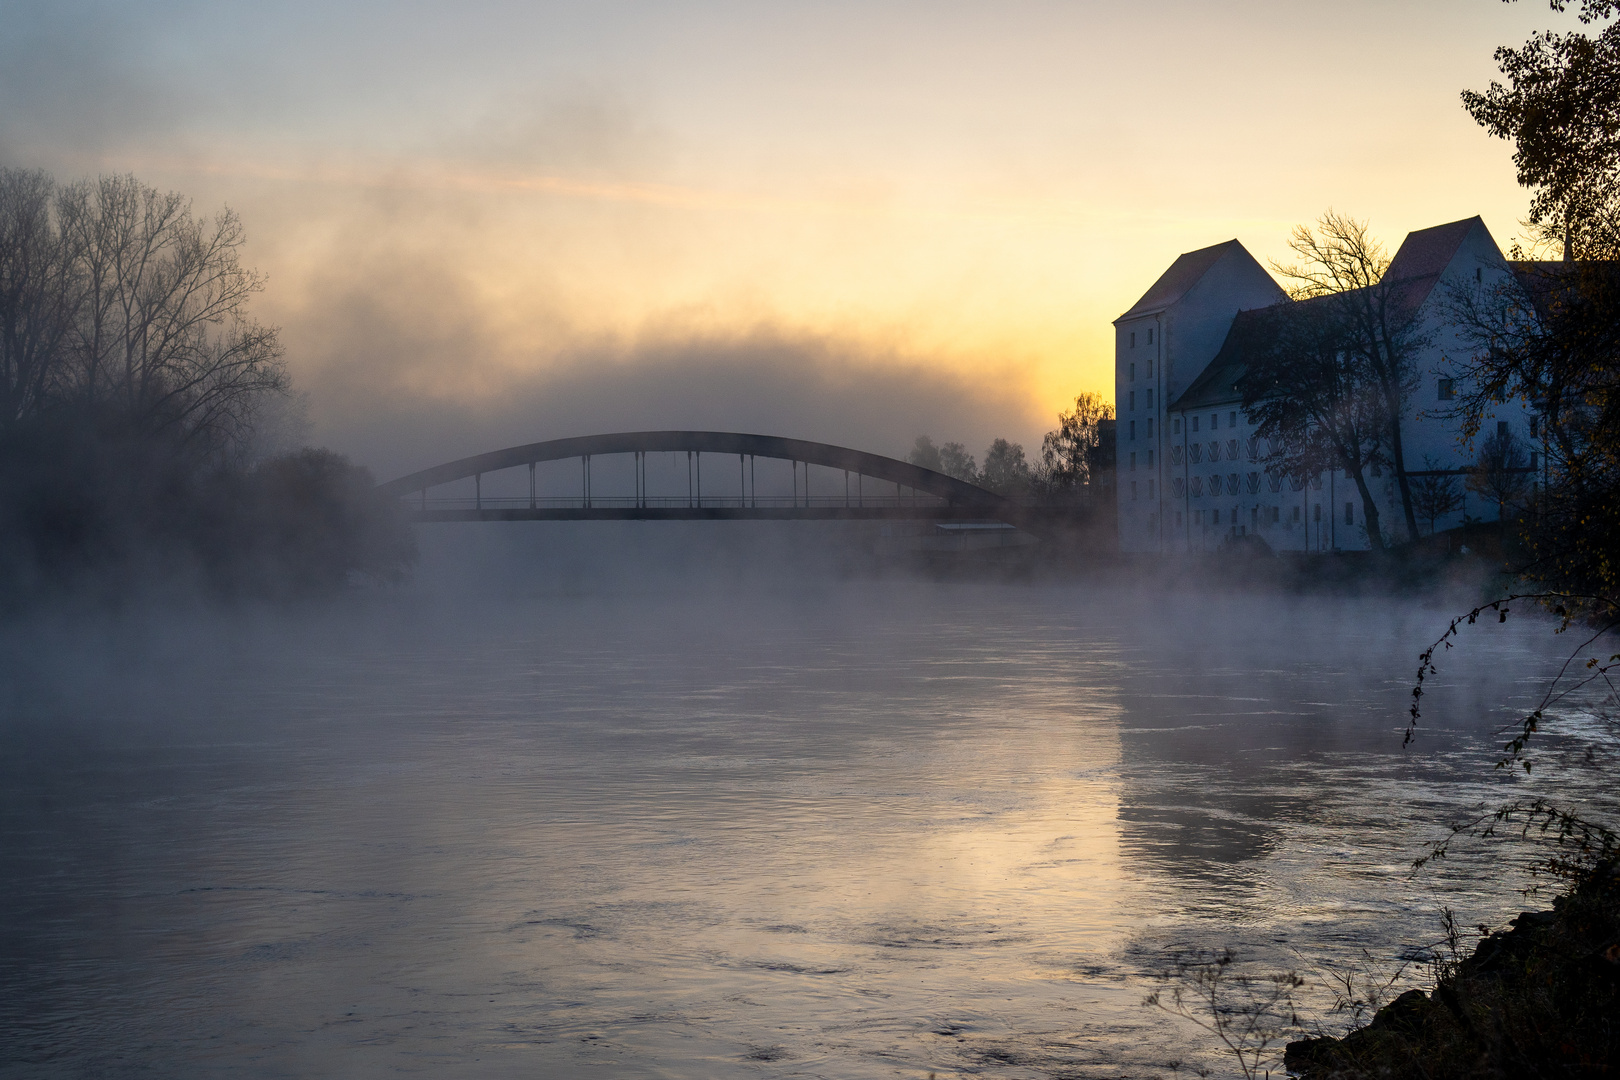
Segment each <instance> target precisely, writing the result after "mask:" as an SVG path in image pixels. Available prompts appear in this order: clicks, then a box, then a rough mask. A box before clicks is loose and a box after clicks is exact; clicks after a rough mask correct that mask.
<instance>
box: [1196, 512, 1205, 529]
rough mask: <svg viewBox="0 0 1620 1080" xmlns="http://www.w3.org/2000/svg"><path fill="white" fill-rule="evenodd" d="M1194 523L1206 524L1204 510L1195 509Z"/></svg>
mask: <svg viewBox="0 0 1620 1080" xmlns="http://www.w3.org/2000/svg"><path fill="white" fill-rule="evenodd" d="M1193 524H1194V525H1199V526H1202V525H1203V524H1204V512H1203V511H1202V510H1194V511H1193Z"/></svg>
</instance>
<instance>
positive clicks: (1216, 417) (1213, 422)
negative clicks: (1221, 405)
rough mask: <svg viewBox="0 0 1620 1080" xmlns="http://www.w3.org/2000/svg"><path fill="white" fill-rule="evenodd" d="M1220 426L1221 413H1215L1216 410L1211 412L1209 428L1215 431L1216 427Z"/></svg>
mask: <svg viewBox="0 0 1620 1080" xmlns="http://www.w3.org/2000/svg"><path fill="white" fill-rule="evenodd" d="M1220 426H1221V414H1220V413H1215V412H1212V413H1210V414H1209V430H1211V431H1214V430H1215V429H1216V428H1218V427H1220Z"/></svg>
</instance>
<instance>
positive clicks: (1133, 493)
mask: <svg viewBox="0 0 1620 1080" xmlns="http://www.w3.org/2000/svg"><path fill="white" fill-rule="evenodd" d="M1135 501H1136V481H1135V480H1132V481H1131V502H1135Z"/></svg>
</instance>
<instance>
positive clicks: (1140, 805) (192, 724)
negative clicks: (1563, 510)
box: [0, 526, 1608, 1078]
mask: <svg viewBox="0 0 1620 1080" xmlns="http://www.w3.org/2000/svg"><path fill="white" fill-rule="evenodd" d="M520 528H522V527H520ZM589 528H590V527H589V526H586V527H585V529H589ZM655 528H656V526H655ZM477 529H478V527H477V526H473V527H471V528H470V529H469V528H464V527H445V529H443V530H442V531H441V532H439V533H436V534H434V535H433V536H431V537H428V536H425V537H424V543H425V544H426V552H425V559H424V566H423V570H422V573H421V576H420V580H419V581H418V582H417V583H415V584H414V585H411V586H409V587H406V588H404V589H401V590H398V591H393V592H381V593H362V594H359V595H356V596H353V597H343V598H339V599H337V600H335V601H333V602H331V603H329V604H325V605H320V606H312V607H308V608H300V609H277V610H274V611H265V610H251V611H250V610H241V609H239V610H235V611H231V612H219V611H209V610H203V609H191V610H189V611H187V612H186V613H182V614H177V613H174V612H173V611H170V612H168V613H167V614H164V615H162V616H161V617H160V616H158V615H156V614H154V613H153V611H151V610H147V609H139V610H129V611H126V612H124V613H123V614H122V615H119V616H117V617H98V618H94V619H92V618H89V617H87V616H79V617H69V616H66V615H62V616H60V617H57V618H53V619H40V620H36V621H34V622H31V623H29V624H28V625H27V626H24V627H18V628H14V629H13V630H12V631H10V632H9V633H8V636H7V637H6V638H5V641H4V663H5V665H6V667H5V674H6V681H5V687H4V689H5V695H4V699H3V708H4V716H3V726H0V1040H3V1042H0V1076H8V1077H10V1076H16V1077H23V1076H29V1077H36V1076H125V1075H130V1076H137V1075H138V1076H146V1075H151V1076H203V1077H208V1076H233V1077H236V1076H246V1077H284V1076H285V1077H295V1076H296V1077H310V1076H342V1077H369V1076H392V1075H424V1076H451V1077H462V1076H466V1077H483V1076H489V1077H506V1076H526V1077H576V1076H601V1077H692V1078H703V1077H733V1076H737V1077H745V1076H746V1077H757V1076H782V1077H800V1076H803V1077H894V1076H899V1077H918V1078H921V1077H926V1076H928V1075H930V1074H934V1075H937V1076H940V1077H944V1076H970V1075H971V1076H996V1077H1048V1076H1066V1077H1068V1076H1081V1077H1089V1076H1098V1077H1102V1076H1122V1075H1124V1076H1162V1075H1170V1074H1171V1073H1172V1071H1173V1070H1174V1069H1175V1068H1176V1067H1177V1066H1178V1065H1182V1067H1193V1066H1202V1067H1206V1068H1210V1069H1214V1070H1216V1071H1217V1072H1218V1073H1219V1072H1222V1071H1227V1070H1229V1068H1230V1066H1229V1063H1226V1062H1224V1061H1223V1059H1222V1058H1221V1057H1220V1056H1219V1055H1218V1054H1217V1053H1216V1052H1215V1051H1214V1049H1212V1048H1211V1047H1210V1046H1209V1042H1208V1039H1207V1038H1205V1037H1203V1036H1201V1034H1200V1033H1199V1032H1198V1031H1197V1030H1196V1029H1194V1028H1192V1027H1191V1026H1189V1025H1187V1024H1185V1023H1184V1022H1181V1021H1178V1020H1174V1019H1172V1018H1170V1017H1168V1016H1166V1015H1165V1014H1164V1013H1161V1012H1159V1011H1157V1010H1154V1009H1151V1008H1147V1007H1144V1006H1143V1005H1142V1004H1141V1002H1142V998H1143V996H1144V994H1145V993H1146V992H1147V991H1148V990H1149V989H1151V988H1152V985H1153V984H1152V981H1151V979H1150V975H1151V973H1152V972H1154V971H1155V970H1157V969H1159V968H1161V967H1163V966H1164V965H1165V964H1166V963H1167V962H1168V961H1169V959H1171V958H1173V957H1174V956H1175V955H1177V952H1178V950H1185V949H1188V948H1197V947H1215V946H1228V945H1229V946H1232V947H1233V948H1234V949H1236V950H1237V952H1238V954H1239V956H1240V957H1241V958H1242V959H1243V960H1244V962H1245V963H1250V964H1253V965H1255V969H1256V970H1272V969H1280V968H1294V969H1297V970H1299V971H1300V972H1301V973H1302V974H1304V975H1306V976H1307V978H1308V979H1309V980H1310V981H1311V985H1310V987H1308V988H1307V990H1306V991H1305V993H1306V996H1307V998H1308V999H1309V1000H1310V1001H1314V1002H1315V1004H1316V1005H1318V1006H1319V1005H1321V1004H1322V1001H1323V1000H1324V999H1323V998H1322V994H1323V992H1324V991H1323V990H1322V987H1323V974H1324V973H1325V972H1326V971H1328V970H1329V969H1331V968H1333V967H1334V965H1341V966H1342V965H1345V964H1352V963H1366V964H1378V965H1382V964H1385V962H1386V961H1389V960H1391V958H1394V957H1397V956H1398V955H1400V954H1401V952H1402V949H1403V948H1405V947H1408V946H1410V945H1413V944H1416V943H1420V942H1422V941H1425V940H1430V939H1432V938H1434V937H1435V936H1436V935H1437V928H1438V921H1437V914H1438V912H1439V910H1440V908H1441V907H1442V906H1443V905H1449V906H1452V907H1454V908H1456V910H1457V912H1458V916H1459V918H1460V919H1461V920H1462V921H1464V922H1474V921H1488V922H1495V923H1500V922H1501V921H1502V920H1504V919H1505V918H1507V917H1509V916H1511V915H1512V914H1513V913H1515V912H1516V911H1517V910H1519V908H1520V907H1522V906H1525V901H1523V900H1522V898H1521V897H1520V896H1519V895H1518V893H1517V892H1516V891H1515V890H1517V889H1518V888H1519V887H1521V886H1522V885H1523V884H1524V883H1525V882H1524V878H1523V876H1522V874H1521V873H1520V872H1519V869H1518V867H1519V863H1520V861H1521V860H1522V855H1521V853H1518V852H1517V849H1514V848H1511V847H1501V846H1496V847H1490V848H1487V849H1484V850H1480V851H1475V852H1464V853H1462V854H1461V855H1459V856H1458V857H1456V858H1454V859H1452V860H1449V861H1448V862H1446V863H1444V864H1440V866H1439V867H1438V868H1437V869H1434V870H1427V871H1424V872H1422V873H1419V874H1415V875H1414V874H1413V873H1411V871H1410V868H1409V863H1410V861H1411V859H1412V857H1413V856H1414V855H1416V854H1419V853H1420V852H1421V849H1422V845H1423V843H1424V841H1426V840H1429V839H1433V838H1435V837H1437V836H1438V835H1439V834H1440V831H1441V828H1442V826H1443V825H1444V824H1445V823H1446V822H1449V821H1451V820H1454V819H1455V818H1457V817H1458V816H1460V815H1461V814H1462V813H1463V811H1464V810H1466V809H1467V808H1469V807H1472V806H1476V805H1479V804H1480V803H1481V802H1482V801H1484V800H1491V799H1496V798H1498V797H1500V796H1502V795H1504V794H1506V793H1507V792H1505V791H1504V790H1503V789H1504V788H1505V787H1513V788H1515V789H1518V791H1517V792H1515V793H1522V792H1524V791H1528V790H1531V787H1532V785H1540V784H1546V783H1553V784H1556V785H1558V787H1557V790H1559V791H1561V792H1565V793H1569V792H1574V793H1576V794H1578V795H1581V796H1583V797H1593V798H1601V797H1602V796H1603V790H1602V785H1601V783H1600V775H1599V772H1598V771H1597V770H1594V769H1592V768H1590V767H1587V766H1585V765H1584V764H1583V760H1584V758H1583V755H1585V754H1587V753H1588V751H1590V752H1591V753H1594V754H1597V755H1598V756H1599V759H1600V760H1606V759H1604V758H1603V755H1605V754H1607V753H1608V749H1607V746H1606V745H1604V744H1602V739H1603V734H1602V731H1601V730H1600V725H1599V724H1598V722H1597V721H1595V720H1592V719H1590V718H1585V717H1584V714H1582V715H1576V716H1573V717H1572V718H1571V719H1570V720H1569V721H1567V729H1568V730H1569V731H1570V732H1571V736H1570V737H1569V738H1568V739H1565V740H1562V741H1557V742H1555V743H1552V744H1549V752H1548V754H1547V756H1546V757H1545V759H1544V765H1543V766H1542V768H1541V769H1539V770H1538V773H1537V776H1542V775H1544V776H1545V779H1535V780H1527V779H1525V778H1523V777H1519V778H1514V777H1512V776H1508V775H1505V774H1503V773H1493V772H1492V770H1491V769H1490V762H1491V761H1492V760H1493V758H1492V752H1491V746H1492V745H1493V744H1494V743H1495V742H1498V741H1499V740H1498V739H1496V738H1494V737H1493V736H1492V735H1491V732H1492V731H1493V730H1494V729H1495V728H1496V727H1498V726H1499V725H1501V724H1502V723H1503V722H1504V721H1508V720H1511V719H1512V710H1513V708H1514V707H1516V706H1518V705H1521V704H1523V703H1525V702H1527V701H1529V700H1530V699H1531V698H1533V697H1534V696H1536V695H1538V694H1539V692H1540V689H1541V683H1540V681H1539V680H1540V678H1541V677H1543V676H1544V675H1545V673H1546V672H1547V671H1548V670H1549V665H1551V664H1552V663H1553V662H1554V661H1555V660H1556V659H1557V658H1559V657H1560V656H1561V655H1562V654H1561V653H1560V652H1559V647H1560V646H1561V645H1562V644H1564V642H1563V641H1562V640H1561V639H1555V638H1553V637H1552V635H1551V634H1550V632H1549V629H1550V628H1549V627H1548V626H1547V625H1546V624H1545V623H1539V622H1537V621H1535V620H1534V619H1518V618H1515V619H1512V620H1510V621H1509V622H1508V623H1507V624H1506V625H1499V624H1496V623H1494V622H1493V623H1490V624H1481V625H1479V626H1477V627H1474V628H1471V629H1470V632H1469V635H1468V637H1467V638H1466V642H1465V647H1464V648H1462V649H1460V650H1458V651H1456V652H1453V653H1451V654H1448V655H1447V656H1446V658H1445V660H1444V664H1443V667H1442V671H1441V674H1440V676H1439V677H1438V679H1437V680H1436V681H1435V683H1434V687H1433V690H1432V691H1431V693H1430V695H1429V697H1428V698H1427V699H1426V700H1427V702H1428V715H1427V716H1426V718H1425V726H1424V728H1423V734H1422V737H1421V739H1420V741H1419V743H1418V744H1417V746H1416V747H1415V748H1414V749H1412V750H1409V751H1406V752H1403V751H1402V750H1401V746H1400V733H1401V731H1402V730H1403V727H1404V721H1405V707H1406V704H1407V701H1408V692H1409V688H1410V678H1411V675H1412V673H1413V671H1414V669H1415V662H1416V661H1415V658H1416V654H1417V653H1418V651H1419V650H1420V649H1421V648H1422V647H1423V646H1424V645H1425V644H1427V642H1428V641H1429V640H1431V639H1432V638H1434V637H1435V636H1437V635H1438V633H1439V632H1440V631H1441V630H1443V629H1444V628H1445V622H1446V616H1447V614H1448V613H1449V611H1450V610H1451V608H1452V607H1454V606H1455V605H1456V604H1457V603H1461V602H1462V601H1463V600H1465V599H1467V598H1468V597H1467V596H1463V597H1452V598H1449V599H1446V600H1435V599H1430V600H1428V601H1395V600H1391V599H1388V598H1380V597H1362V598H1354V597H1344V596H1324V595H1313V596H1305V597H1279V596H1264V597H1260V596H1255V595H1252V594H1248V593H1245V592H1242V591H1239V590H1236V589H1233V588H1222V587H1220V586H1219V585H1218V584H1215V583H1210V584H1207V585H1205V584H1201V583H1200V579H1199V576H1198V575H1194V576H1192V577H1189V578H1184V579H1183V580H1182V581H1181V582H1180V583H1179V584H1177V585H1175V586H1173V587H1163V586H1156V587H1153V588H1145V587H1127V586H1126V585H1125V584H1122V583H1121V582H1120V581H1119V580H1108V579H1097V580H1071V581H1063V582H1051V581H1044V582H1042V581H1025V582H1010V583H1008V582H1000V583H998V582H985V581H979V582H973V581H955V582H935V581H926V580H920V579H914V578H913V579H906V578H898V579H889V580H886V579H878V578H873V577H870V576H856V577H849V576H847V575H840V574H838V573H836V572H833V570H831V569H829V568H828V567H826V566H814V565H812V566H809V567H808V568H807V567H806V566H805V564H804V562H803V561H802V560H800V559H798V558H797V557H795V556H793V555H792V554H791V553H783V552H776V553H775V554H772V555H770V556H765V557H761V558H760V559H758V560H756V562H755V563H754V564H753V565H752V568H751V569H748V570H747V572H743V571H741V570H738V569H737V567H736V566H734V565H733V564H732V562H730V561H728V560H730V559H731V558H732V556H731V555H727V554H725V553H723V552H722V553H721V554H720V555H715V554H714V553H713V552H710V553H708V554H707V555H705V556H704V557H702V558H698V559H697V560H696V561H695V562H693V561H687V562H684V563H683V562H681V561H679V560H675V561H671V562H665V563H661V564H659V565H657V566H649V565H647V563H649V562H651V561H656V559H655V555H654V549H653V547H652V545H653V544H654V543H655V541H654V540H653V539H651V538H649V536H648V535H647V534H646V533H644V532H643V533H637V534H635V535H633V536H631V538H630V539H629V540H627V541H625V542H624V543H622V544H620V545H619V546H617V547H613V548H611V549H603V550H597V548H598V545H597V542H596V541H594V540H592V539H590V534H589V533H588V532H585V531H577V530H576V531H574V532H572V533H569V534H568V535H569V536H570V537H571V541H570V542H571V543H573V544H574V547H573V548H572V549H571V550H572V551H573V553H574V554H573V556H572V557H571V558H570V559H564V560H561V561H558V560H555V559H551V560H550V561H548V558H549V556H546V554H545V550H544V549H545V543H546V541H543V540H542V539H541V538H540V537H539V534H538V533H536V532H535V531H533V530H531V531H529V532H518V531H513V532H511V533H509V534H507V535H505V536H504V538H502V539H500V540H499V541H492V540H490V539H489V534H478V533H477V531H476V530H477ZM693 535H694V534H690V533H689V534H687V536H686V539H687V540H688V541H691V540H692V536H693ZM733 554H735V553H733ZM528 556H532V558H529V557H528ZM626 559H630V560H632V561H637V560H639V563H640V565H639V566H638V569H637V570H636V572H635V573H625V574H619V573H616V572H615V567H616V566H617V567H619V568H622V567H623V560H626ZM773 560H774V561H773ZM790 570H791V573H790V572H789V571H790ZM734 571H735V572H734ZM1594 740H1596V741H1597V743H1598V744H1599V745H1597V746H1596V748H1595V749H1594V748H1593V746H1592V745H1591V744H1592V743H1593V741H1594ZM1363 951H1365V955H1364V954H1363ZM1366 957H1370V958H1371V960H1367V959H1366ZM1378 970H1383V971H1387V970H1389V968H1388V967H1387V966H1383V967H1378ZM1313 993H1314V994H1316V995H1317V997H1315V998H1310V995H1311V994H1313ZM1330 1019H1331V1018H1330ZM1183 1063H1184V1064H1183Z"/></svg>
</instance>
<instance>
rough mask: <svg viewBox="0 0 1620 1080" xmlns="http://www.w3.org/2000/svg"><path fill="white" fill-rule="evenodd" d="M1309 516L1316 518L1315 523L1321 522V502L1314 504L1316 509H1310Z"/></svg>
mask: <svg viewBox="0 0 1620 1080" xmlns="http://www.w3.org/2000/svg"><path fill="white" fill-rule="evenodd" d="M1311 516H1312V517H1313V518H1314V519H1315V520H1316V522H1317V524H1321V521H1322V504H1321V503H1317V504H1316V509H1315V510H1313V511H1311Z"/></svg>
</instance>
